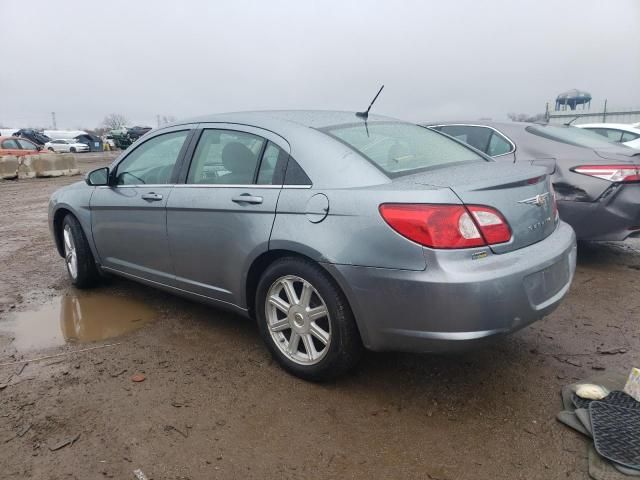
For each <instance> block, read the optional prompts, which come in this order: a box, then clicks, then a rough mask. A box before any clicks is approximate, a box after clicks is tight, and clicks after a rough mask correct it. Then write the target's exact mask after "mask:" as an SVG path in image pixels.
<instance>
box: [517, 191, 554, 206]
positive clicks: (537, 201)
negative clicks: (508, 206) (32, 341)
mask: <svg viewBox="0 0 640 480" xmlns="http://www.w3.org/2000/svg"><path fill="white" fill-rule="evenodd" d="M547 198H549V192H545V193H541V194H540V195H536V196H535V197H531V198H525V199H524V200H519V201H518V203H526V204H527V205H535V206H536V207H542V206H543V205H545V204H546V203H547Z"/></svg>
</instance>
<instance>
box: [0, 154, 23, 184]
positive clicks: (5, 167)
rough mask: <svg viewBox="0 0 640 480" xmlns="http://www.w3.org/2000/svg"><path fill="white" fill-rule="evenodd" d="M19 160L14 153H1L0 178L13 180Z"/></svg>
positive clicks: (16, 175)
mask: <svg viewBox="0 0 640 480" xmlns="http://www.w3.org/2000/svg"><path fill="white" fill-rule="evenodd" d="M19 164H20V161H19V160H18V157H16V156H14V155H3V156H1V157H0V179H4V180H13V179H14V178H17V177H18V166H19Z"/></svg>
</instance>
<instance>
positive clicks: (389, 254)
mask: <svg viewBox="0 0 640 480" xmlns="http://www.w3.org/2000/svg"><path fill="white" fill-rule="evenodd" d="M49 221H50V227H51V232H52V234H53V237H54V239H55V243H56V245H57V249H58V252H59V253H60V255H61V256H62V257H63V258H64V259H65V261H66V266H67V270H68V273H69V275H70V278H71V282H72V283H73V284H74V285H76V286H77V287H78V288H85V287H89V286H92V285H95V284H96V282H97V281H98V280H99V278H100V275H101V274H102V273H105V272H106V273H112V274H117V275H121V276H124V277H128V278H130V279H133V280H136V281H140V282H143V283H146V284H149V285H152V286H155V287H158V288H162V289H165V290H167V291H170V292H173V293H176V294H180V295H184V296H187V297H190V298H193V299H195V300H200V301H205V302H209V303H211V304H213V305H216V306H220V307H224V308H228V309H231V310H233V311H235V312H238V313H240V314H242V315H246V316H249V317H252V318H255V319H256V320H257V323H258V327H259V330H260V333H261V335H262V337H263V339H264V341H265V343H266V345H267V346H268V348H269V350H270V351H271V352H272V354H273V355H274V357H275V358H276V359H277V360H278V361H279V363H280V364H281V365H282V366H283V367H284V368H285V369H286V370H288V371H289V372H291V373H293V374H295V375H298V376H300V377H303V378H306V379H311V380H321V379H326V378H330V377H334V376H336V375H339V374H341V373H343V372H345V371H347V370H348V369H350V368H351V367H353V366H354V365H355V363H356V361H357V359H358V357H359V354H360V353H361V351H362V349H363V347H365V348H369V349H372V350H402V351H416V352H438V351H450V350H456V349H460V348H466V347H469V346H473V345H477V344H482V343H484V342H485V341H486V340H487V339H490V338H493V337H496V336H500V335H504V334H506V333H509V332H513V331H515V330H517V329H519V328H522V327H524V326H526V325H528V324H530V323H531V322H533V321H535V320H538V319H540V318H542V317H543V316H545V315H547V314H548V313H549V312H551V311H552V310H553V309H554V308H556V306H557V305H558V304H559V302H560V301H561V300H562V299H563V297H564V296H565V294H566V293H567V290H568V289H569V285H570V283H571V280H572V278H573V273H574V270H575V261H576V247H575V236H574V233H573V230H572V229H571V227H569V226H568V225H566V224H565V223H563V222H562V221H560V220H559V218H558V212H557V209H556V202H555V196H554V192H553V190H552V187H551V185H550V182H549V177H548V175H547V173H546V170H545V169H544V168H542V167H532V166H523V165H518V164H515V165H514V164H503V163H496V162H493V161H491V159H489V158H488V157H485V156H483V155H482V154H480V153H478V152H477V151H475V150H472V149H470V148H468V147H467V146H465V145H464V144H462V143H460V142H458V141H456V140H454V139H452V138H450V137H448V136H446V135H443V134H441V133H439V132H436V131H432V130H428V129H425V128H422V127H419V126H416V125H412V124H409V123H405V122H402V121H399V120H395V119H392V118H387V117H381V116H373V115H371V116H369V117H368V118H362V117H361V116H357V115H355V114H353V113H349V112H313V111H309V112H302V111H298V112H250V113H233V114H220V115H215V116H211V117H207V118H200V119H195V120H192V121H188V122H182V123H178V124H174V125H171V126H167V127H164V128H161V129H158V130H154V131H152V132H150V133H148V134H147V135H145V136H144V137H143V138H141V139H140V140H139V141H137V142H136V143H135V144H134V145H133V146H132V147H130V148H129V149H128V150H127V151H125V152H123V154H122V155H121V156H120V157H119V158H117V159H116V160H115V161H114V163H113V164H112V165H111V166H110V167H109V168H101V169H97V170H94V171H93V172H91V173H90V174H89V175H87V178H86V181H85V182H80V183H78V184H74V185H71V186H69V187H65V188H62V189H60V190H58V191H57V192H55V193H54V194H53V196H52V198H51V202H50V206H49Z"/></svg>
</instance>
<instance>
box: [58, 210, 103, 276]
mask: <svg viewBox="0 0 640 480" xmlns="http://www.w3.org/2000/svg"><path fill="white" fill-rule="evenodd" d="M61 228H62V232H61V234H62V245H63V248H64V260H65V264H66V266H67V273H68V274H69V278H70V279H71V283H73V285H74V286H76V287H77V288H89V287H92V286H94V285H95V284H96V283H97V282H98V279H99V278H100V274H99V273H98V268H97V267H96V262H95V260H94V258H93V254H92V253H91V248H90V247H89V242H88V241H87V237H86V236H85V234H84V231H83V230H82V227H81V226H80V222H78V220H77V219H76V217H74V216H73V215H71V214H68V215H67V216H66V217H64V220H63V221H62V227H61Z"/></svg>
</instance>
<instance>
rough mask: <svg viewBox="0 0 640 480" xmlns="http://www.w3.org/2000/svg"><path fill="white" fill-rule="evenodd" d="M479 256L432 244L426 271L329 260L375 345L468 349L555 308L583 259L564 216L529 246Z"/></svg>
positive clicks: (430, 349)
mask: <svg viewBox="0 0 640 480" xmlns="http://www.w3.org/2000/svg"><path fill="white" fill-rule="evenodd" d="M480 250H483V251H486V252H487V256H486V257H484V258H479V259H477V260H472V258H471V255H472V254H473V253H477V252H478V251H479V249H469V250H451V251H442V250H441V251H434V250H428V249H425V256H426V257H427V268H426V269H425V270H424V271H418V272H416V271H407V270H392V269H383V268H370V267H356V266H349V265H325V266H326V267H327V269H328V270H329V271H330V272H332V273H333V274H334V276H335V277H336V278H337V279H338V281H339V283H340V284H341V286H342V287H343V290H344V291H345V293H346V295H347V297H348V299H349V302H350V305H351V306H352V309H353V311H354V314H355V316H356V320H357V323H358V327H359V328H360V333H361V335H362V338H363V342H364V344H365V346H366V347H367V348H370V349H372V350H395V351H414V352H445V351H455V350H461V349H465V348H469V347H474V346H478V345H481V344H483V343H485V342H486V341H487V340H488V339H490V338H492V337H496V336H499V335H504V334H507V333H510V332H513V331H516V330H518V329H520V328H522V327H524V326H526V325H529V324H530V323H532V322H534V321H536V320H539V319H540V318H542V317H544V316H545V315H547V314H549V313H550V312H551V311H553V310H554V309H555V308H556V307H557V306H558V304H559V302H560V301H561V300H562V298H563V297H564V296H565V295H566V293H567V291H568V289H569V286H570V284H571V281H572V279H573V274H574V272H575V265H576V240H575V235H574V233H573V230H572V229H571V227H570V226H568V225H567V224H565V223H563V222H561V223H560V224H559V226H558V228H557V229H556V230H555V231H554V233H552V234H551V235H550V236H548V237H547V238H546V239H544V240H542V241H541V242H538V243H536V244H534V245H530V246H528V247H526V248H522V249H519V250H516V251H514V252H509V253H504V254H500V255H496V254H493V253H491V252H490V251H489V249H480Z"/></svg>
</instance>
